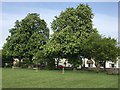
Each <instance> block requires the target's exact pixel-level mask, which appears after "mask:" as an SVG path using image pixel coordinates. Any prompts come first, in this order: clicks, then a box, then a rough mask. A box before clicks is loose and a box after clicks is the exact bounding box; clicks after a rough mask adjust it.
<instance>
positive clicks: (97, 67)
mask: <svg viewBox="0 0 120 90" xmlns="http://www.w3.org/2000/svg"><path fill="white" fill-rule="evenodd" d="M95 66H96V72H97V73H98V72H99V71H100V64H99V63H98V62H96V63H95Z"/></svg>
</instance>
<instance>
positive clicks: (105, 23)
mask: <svg viewBox="0 0 120 90" xmlns="http://www.w3.org/2000/svg"><path fill="white" fill-rule="evenodd" d="M80 3H81V2H59V3H58V2H56V3H55V2H49V3H48V2H23V3H22V2H3V3H2V23H0V24H2V25H1V26H0V28H2V32H1V33H0V34H1V35H0V36H2V41H0V48H2V46H3V44H4V43H5V39H6V38H7V37H8V35H10V34H9V29H10V28H12V27H13V26H14V22H15V21H16V20H21V19H23V18H24V17H25V16H26V15H27V14H28V13H38V14H40V18H42V19H44V20H45V21H46V22H47V25H48V27H49V29H50V25H51V24H50V22H52V20H53V19H54V16H56V15H57V16H58V15H59V14H60V12H61V11H63V10H65V9H66V8H68V7H77V5H79V4H80ZM82 3H87V2H82ZM88 5H89V6H90V7H91V8H92V11H93V13H94V15H95V16H94V19H93V24H94V27H96V28H97V29H98V31H99V33H100V34H102V35H105V36H107V37H108V36H111V37H113V38H115V39H117V38H118V3H117V2H89V3H88ZM50 33H52V30H51V29H50Z"/></svg>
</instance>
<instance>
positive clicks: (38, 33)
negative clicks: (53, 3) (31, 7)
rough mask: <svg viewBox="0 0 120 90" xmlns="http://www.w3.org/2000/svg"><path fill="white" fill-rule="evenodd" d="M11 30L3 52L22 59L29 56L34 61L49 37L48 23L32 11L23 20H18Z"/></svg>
mask: <svg viewBox="0 0 120 90" xmlns="http://www.w3.org/2000/svg"><path fill="white" fill-rule="evenodd" d="M9 32H10V34H11V35H10V36H8V38H7V39H6V40H7V42H6V43H5V44H4V46H3V52H4V54H5V55H6V56H12V57H17V58H19V59H20V60H21V59H23V58H29V60H30V61H32V58H33V56H34V55H35V53H37V51H38V50H40V47H41V46H42V45H44V44H45V43H46V42H47V40H48V38H49V29H48V28H47V24H46V22H45V21H44V20H43V19H40V17H39V14H37V13H30V14H28V15H27V16H26V17H25V18H24V19H22V20H21V21H18V20H17V21H16V22H15V26H14V27H13V28H12V29H10V31H9Z"/></svg>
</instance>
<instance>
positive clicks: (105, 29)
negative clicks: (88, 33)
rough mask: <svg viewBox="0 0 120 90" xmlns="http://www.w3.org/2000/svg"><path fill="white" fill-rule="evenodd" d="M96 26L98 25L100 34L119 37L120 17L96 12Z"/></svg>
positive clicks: (94, 21)
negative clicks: (119, 22) (119, 18)
mask: <svg viewBox="0 0 120 90" xmlns="http://www.w3.org/2000/svg"><path fill="white" fill-rule="evenodd" d="M93 23H94V27H96V28H97V29H98V31H99V33H100V34H103V35H105V36H107V37H108V36H110V37H112V38H115V39H118V18H117V17H113V16H109V15H104V14H95V17H94V19H93Z"/></svg>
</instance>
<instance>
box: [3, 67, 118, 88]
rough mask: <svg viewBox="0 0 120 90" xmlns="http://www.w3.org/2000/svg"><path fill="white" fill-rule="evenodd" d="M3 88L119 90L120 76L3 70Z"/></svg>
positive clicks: (83, 72) (93, 73)
mask: <svg viewBox="0 0 120 90" xmlns="http://www.w3.org/2000/svg"><path fill="white" fill-rule="evenodd" d="M2 73H3V77H2V81H3V82H2V85H3V88H117V87H118V75H107V74H105V73H95V72H87V71H76V72H74V71H65V74H62V73H61V71H57V70H53V71H47V70H39V71H38V72H36V71H35V70H29V69H14V70H13V69H3V72H2Z"/></svg>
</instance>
